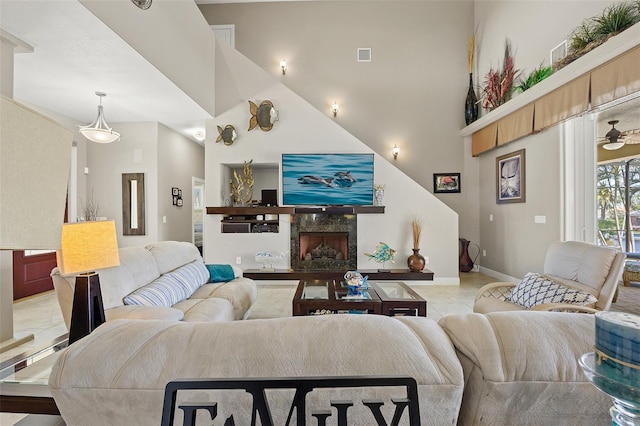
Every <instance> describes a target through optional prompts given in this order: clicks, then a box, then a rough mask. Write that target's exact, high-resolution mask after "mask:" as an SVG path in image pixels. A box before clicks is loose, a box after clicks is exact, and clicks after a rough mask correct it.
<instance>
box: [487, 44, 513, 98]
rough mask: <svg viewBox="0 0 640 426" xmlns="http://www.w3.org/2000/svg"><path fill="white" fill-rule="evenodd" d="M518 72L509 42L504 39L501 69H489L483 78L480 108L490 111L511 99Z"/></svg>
mask: <svg viewBox="0 0 640 426" xmlns="http://www.w3.org/2000/svg"><path fill="white" fill-rule="evenodd" d="M519 72H520V70H517V69H515V66H514V61H513V54H512V53H511V42H510V41H509V39H506V40H505V42H504V60H503V62H502V69H499V68H498V69H496V70H494V69H493V68H491V69H490V70H489V72H488V73H487V75H486V77H485V78H484V88H483V91H482V107H483V108H485V109H487V110H489V111H492V110H494V109H496V108H497V107H499V106H500V105H502V104H503V103H505V102H507V101H508V100H509V99H511V95H512V93H513V83H514V82H515V79H516V77H517V76H518V74H519Z"/></svg>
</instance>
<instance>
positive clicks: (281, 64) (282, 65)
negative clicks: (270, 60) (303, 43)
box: [280, 59, 287, 75]
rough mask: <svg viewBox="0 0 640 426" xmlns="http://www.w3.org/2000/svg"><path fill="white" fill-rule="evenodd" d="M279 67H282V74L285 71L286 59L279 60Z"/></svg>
mask: <svg viewBox="0 0 640 426" xmlns="http://www.w3.org/2000/svg"><path fill="white" fill-rule="evenodd" d="M280 68H281V69H282V75H285V74H286V71H287V61H285V60H284V59H283V60H281V61H280Z"/></svg>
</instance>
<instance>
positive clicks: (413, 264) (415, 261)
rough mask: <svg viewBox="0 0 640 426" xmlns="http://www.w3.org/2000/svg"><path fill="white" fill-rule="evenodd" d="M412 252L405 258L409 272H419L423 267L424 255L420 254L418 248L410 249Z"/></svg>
mask: <svg viewBox="0 0 640 426" xmlns="http://www.w3.org/2000/svg"><path fill="white" fill-rule="evenodd" d="M412 250H413V254H412V255H411V256H409V258H408V259H407V266H408V267H409V270H410V271H411V272H420V271H422V270H423V269H424V265H425V261H424V256H422V255H421V254H420V249H412Z"/></svg>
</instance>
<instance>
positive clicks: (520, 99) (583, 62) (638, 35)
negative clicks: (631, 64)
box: [459, 23, 640, 137]
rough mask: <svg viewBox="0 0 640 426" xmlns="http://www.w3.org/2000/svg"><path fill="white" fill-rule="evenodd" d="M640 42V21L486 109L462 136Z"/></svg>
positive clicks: (530, 102)
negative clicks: (547, 75)
mask: <svg viewBox="0 0 640 426" xmlns="http://www.w3.org/2000/svg"><path fill="white" fill-rule="evenodd" d="M639 45H640V23H638V24H636V25H634V26H633V27H631V28H628V29H627V30H625V31H623V32H622V33H620V34H618V35H616V36H614V37H611V38H610V39H609V40H607V41H606V42H605V43H603V44H602V45H600V46H598V47H597V48H595V49H593V50H592V51H590V52H588V53H586V54H585V55H583V56H581V57H580V58H578V59H576V60H575V61H573V62H572V63H570V64H569V65H567V66H566V67H564V68H562V69H561V70H559V71H557V72H555V73H554V74H552V75H551V76H549V77H548V78H546V79H545V80H543V81H542V82H540V83H538V84H536V85H535V86H533V87H532V88H531V89H529V90H527V91H525V92H523V93H521V94H519V95H517V96H516V97H514V98H513V99H511V100H510V101H508V102H506V103H505V104H503V105H501V106H499V107H498V108H496V109H494V110H493V111H491V112H488V113H486V114H485V115H483V116H482V117H480V118H479V119H478V120H476V121H475V122H473V123H471V124H470V125H468V126H466V127H464V128H462V129H461V130H460V133H459V134H460V136H462V137H470V136H471V135H473V134H474V133H477V132H479V131H481V130H482V129H485V128H487V127H488V126H490V125H492V124H493V123H495V122H497V121H498V120H500V119H502V118H505V117H507V116H508V115H510V114H512V113H513V112H515V111H518V110H519V109H521V108H524V107H526V106H527V105H530V104H532V103H533V102H535V101H537V100H538V99H540V98H542V97H543V96H545V95H547V94H549V93H551V92H552V91H554V90H556V89H558V88H560V87H562V86H565V85H567V84H568V83H570V82H572V81H574V80H575V79H577V78H579V77H581V76H585V75H588V74H589V73H590V72H591V71H593V70H594V69H596V68H598V67H600V66H601V65H603V64H605V63H607V62H609V61H611V60H613V59H615V58H617V57H619V56H621V55H623V54H625V53H626V52H628V51H630V50H632V49H634V48H635V47H637V46H639Z"/></svg>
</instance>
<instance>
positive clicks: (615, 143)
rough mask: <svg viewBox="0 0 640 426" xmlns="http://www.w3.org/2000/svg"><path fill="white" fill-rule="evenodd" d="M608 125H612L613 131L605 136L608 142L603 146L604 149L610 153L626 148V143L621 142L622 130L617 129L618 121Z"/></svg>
mask: <svg viewBox="0 0 640 426" xmlns="http://www.w3.org/2000/svg"><path fill="white" fill-rule="evenodd" d="M608 123H609V124H611V130H609V132H608V133H607V134H606V135H605V136H604V137H605V139H606V140H607V143H605V144H604V145H602V147H603V148H604V149H606V150H609V151H613V150H616V149H620V148H622V147H623V146H624V142H623V141H621V140H619V138H620V136H621V135H622V133H621V132H620V130H618V129H616V124H618V120H611V121H609V122H608Z"/></svg>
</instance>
